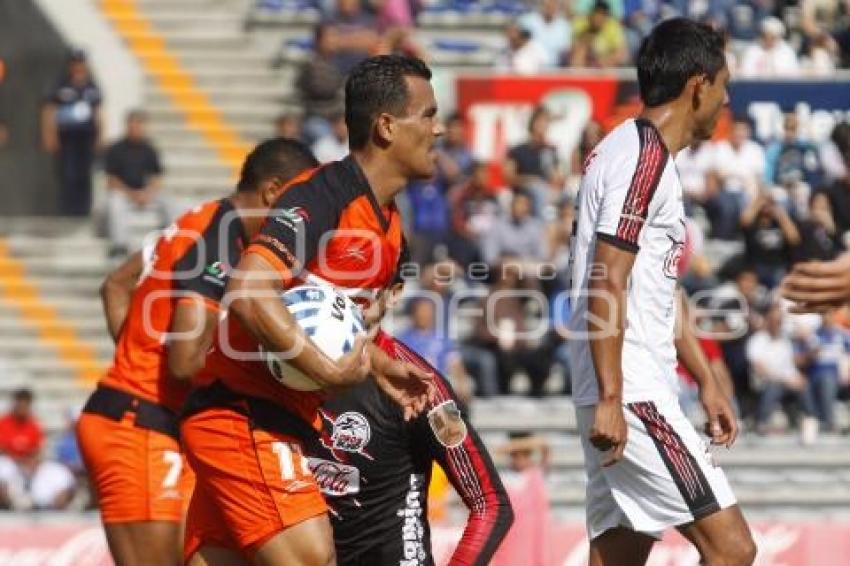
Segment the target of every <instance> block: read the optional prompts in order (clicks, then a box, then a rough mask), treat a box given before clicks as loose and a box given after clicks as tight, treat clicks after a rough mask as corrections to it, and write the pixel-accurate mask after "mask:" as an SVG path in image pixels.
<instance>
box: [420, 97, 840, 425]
mask: <svg viewBox="0 0 850 566" xmlns="http://www.w3.org/2000/svg"><path fill="white" fill-rule="evenodd" d="M547 120H548V113H547V111H546V110H545V109H544V108H538V109H537V110H535V111H534V112H533V113H532V115H531V118H530V121H529V127H528V138H527V140H526V141H525V142H522V143H520V144H518V145H516V146H514V147H512V148H510V149H509V150H508V151H507V158H506V159H505V161H504V162H503V163H501V167H499V168H497V169H498V170H499V171H501V173H502V174H501V176H499V175H493V173H494V168H493V167H492V164H489V163H481V162H477V161H475V160H474V159H471V157H470V155H471V154H470V152H469V150H468V148H465V145H464V141H463V140H464V139H465V137H464V136H463V135H461V133H459V132H462V130H463V127H464V120H463V118H462V117H460V116H452V117H451V118H450V119H449V123H450V124H452V125H451V126H450V128H455V129H457V130H458V132H456V133H455V134H454V135H452V136H448V137H447V138H446V139H445V140H444V144H443V146H442V147H441V148H440V149H439V171H440V173H438V175H437V176H436V177H435V178H434V179H432V180H430V181H428V182H423V183H416V184H412V185H411V186H410V187H409V188H408V190H407V192H406V194H405V200H406V202H407V205H408V207H409V210H408V214H407V218H408V221H409V223H410V226H409V234H410V236H411V238H410V240H411V245H412V248H413V250H412V255H413V257H414V258H416V260H417V262H418V264H419V265H421V266H422V268H421V270H417V271H416V272H415V273H414V274H412V275H411V277H409V278H408V287H409V288H408V296H412V297H416V298H415V300H412V301H411V303H410V304H409V306H408V313H409V314H413V315H414V318H416V319H417V320H418V319H420V318H421V317H420V316H419V315H418V314H416V313H418V311H419V310H420V309H421V308H423V307H421V305H420V303H422V302H423V301H424V302H428V301H433V302H434V303H435V304H436V305H437V308H438V309H443V311H444V312H442V313H441V315H440V316H427V317H424V318H425V319H426V320H427V321H428V325H430V326H431V327H432V329H434V332H433V334H434V335H435V338H434V340H435V343H434V344H432V345H431V346H428V345H422V348H426V349H427V348H428V347H432V348H435V347H437V344H438V345H439V349H440V351H446V350H452V351H455V352H457V356H458V358H459V359H460V360H461V361H462V363H463V364H464V370H465V371H464V372H463V373H464V374H465V375H468V376H469V379H471V381H472V383H474V388H475V394H476V395H478V396H488V395H495V394H506V393H517V392H520V391H522V392H526V393H528V394H531V395H534V396H540V395H545V394H548V393H563V392H567V393H568V392H569V388H570V383H569V375H568V358H567V353H566V349H565V348H564V343H565V340H566V339H567V338H568V336H567V335H566V333H565V332H564V331H563V326H564V322H565V321H566V318H567V317H568V315H569V304H568V301H566V300H565V294H564V293H563V291H564V290H565V284H566V277H567V272H568V264H569V240H570V230H571V226H572V223H573V214H574V204H573V199H574V194H573V193H572V192H571V191H570V190H569V189H568V187H570V186H574V183H571V182H570V180H569V177H570V176H573V175H575V171H574V170H573V168H572V165H571V164H572V163H574V162H576V161H578V160H579V159H580V158H581V157H582V155H580V154H584V155H586V154H587V153H588V150H589V149H590V148H592V144H593V143H594V142H595V141H597V140H598V138H599V131H600V128H599V125H598V124H594V123H590V124H588V126H587V130H588V131H587V132H586V133H585V135H584V136H583V140H587V143H586V144H585V143H583V144H581V145H580V146H579V148H578V149H577V150H576V154H577V155H575V156H572V157H571V159H559V158H558V157H557V153H556V152H555V149H554V147H553V146H552V145H551V144H550V143H549V141H548V140H547V136H546V131H547ZM766 145H767V147H764V146H763V145H762V144H761V143H760V142H759V141H757V140H756V139H754V138H753V135H752V131H751V128H750V126H749V124H748V123H747V122H746V121H745V120H737V119H736V120H735V121H734V124H733V127H732V134H731V136H730V139H729V140H725V141H704V142H700V143H698V144H695V145H694V147H692V148H689V149H687V150H685V151H683V152H682V153H681V154H679V156H678V157H677V159H676V162H677V167H678V169H679V171H680V174H681V176H682V180H683V185H684V188H685V207H686V211H687V215H688V230H687V231H688V242H687V245H686V251H685V253H684V255H683V258H682V261H681V264H680V272H681V275H682V284H683V287H684V289H685V290H686V291H687V292H689V293H690V294H691V295H692V297H694V301H695V304H696V307H697V312H699V313H702V314H700V315H699V317H698V324H699V329H700V331H701V332H702V334H704V336H702V338H703V340H702V341H703V345H704V348H705V350H706V353H707V354H708V357H709V359H710V361H712V365H713V366H715V368H716V371H717V372H718V374H719V375H721V381H722V382H723V383H724V385H725V386H726V387H728V389H729V391H730V392H731V391H732V390H733V389H734V391H735V395H736V399H737V404H738V407H739V410H740V412H741V416H742V417H743V418H745V419H746V420H747V421H748V422H750V423H751V424H752V426H753V427H754V429H755V430H757V431H759V432H761V433H770V432H772V431H774V430H776V429H777V427H783V426H787V424H785V423H783V419H782V418H781V417H780V416H778V415H781V414H782V413H779V412H778V411H777V409H778V408H779V407H783V408H784V409H786V411H785V413H787V416H788V418H787V419H785V421H786V423H790V424H791V425H792V426H797V425H799V426H801V427H802V428H804V429H807V430H811V427H812V426H814V427H817V425H816V424H815V422H816V421H815V420H817V421H819V422H820V428H821V430H825V431H835V430H836V426H837V425H836V419H835V414H836V410H835V408H836V404H837V403H839V402H840V399H845V400H846V399H847V398H848V396H850V388H848V384H850V314H848V313H847V312H845V311H836V312H833V313H828V314H826V315H823V316H820V315H792V314H789V313H788V312H787V310H788V309H787V308H786V305H783V304H781V302H780V301H779V298H778V293H777V287H778V285H779V283H780V281H781V279H782V277H783V276H784V275H785V274H786V273H787V272H788V270H789V269H790V267H791V266H792V265H793V264H794V263H795V262H798V261H805V260H811V259H821V260H828V259H832V258H834V257H836V256H837V255H838V254H840V253H842V252H843V251H844V250H845V249H846V247H847V245H848V243H850V236H848V235H850V214H848V211H850V207H848V202H850V199H848V195H850V124H847V123H839V124H838V125H837V126H836V127H835V129H834V131H833V133H832V136H831V139H830V140H828V141H827V142H825V143H823V144H820V145H815V144H813V143H811V142H810V141H809V140H808V136H807V133H806V132H805V131H802V128H801V127H800V124H799V123H798V120H797V117H796V116H795V115H793V114H788V115H787V116H785V119H784V132H783V134H782V135H781V136H779V137H778V138H777V139H775V140H771V141H769V142H768V143H767V144H766ZM836 155H837V156H843V159H842V160H840V161H841V162H840V163H835V162H834V157H835V156H836ZM467 158H469V159H468V160H467ZM830 161H832V162H831V164H830V166H825V164H826V163H827V162H830ZM413 305H416V306H413ZM417 324H419V322H417ZM439 330H441V332H440V331H439ZM447 338H448V340H447ZM437 340H439V342H437ZM420 341H421V340H420ZM685 373H686V372H684V371H683V379H682V388H683V400H684V401H685V402H687V396H688V395H692V394H693V382H692V381H690V380H689V379H688V378H687V376H686V375H684V374H685ZM520 375H524V376H525V378H526V379H524V380H523V379H518V376H520ZM559 376H560V377H559ZM523 381H524V382H525V385H523V383H522V382H523ZM807 427H808V428H807ZM807 436H808V437H811V434H809V433H807Z"/></svg>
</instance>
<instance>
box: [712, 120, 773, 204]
mask: <svg viewBox="0 0 850 566" xmlns="http://www.w3.org/2000/svg"><path fill="white" fill-rule="evenodd" d="M751 135H752V129H751V128H750V123H749V122H748V121H747V120H746V118H736V119H735V123H734V124H733V125H732V134H731V136H730V137H729V141H722V142H720V143H718V144H717V154H716V156H715V158H716V160H717V161H716V162H717V164H718V172H719V173H720V176H721V178H722V180H723V189H724V190H725V191H727V192H730V193H739V194H741V195H742V196H743V197H744V203H747V202H749V201H751V200H752V199H753V198H755V196H756V195H757V194H758V192H759V189H760V187H761V184H762V181H763V179H764V170H765V157H764V148H762V146H761V144H760V143H758V142H757V141H754V140H752V139H751Z"/></svg>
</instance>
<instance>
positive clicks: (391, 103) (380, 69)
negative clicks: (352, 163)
mask: <svg viewBox="0 0 850 566" xmlns="http://www.w3.org/2000/svg"><path fill="white" fill-rule="evenodd" d="M405 77H420V78H423V79H425V80H431V69H429V68H428V65H426V64H425V63H423V62H422V61H420V60H419V59H416V58H415V57H406V56H404V55H379V56H377V57H370V58H368V59H366V60H365V61H362V62H361V63H359V64H358V65H357V66H356V67H354V70H352V71H351V74H350V75H349V77H348V80H346V81H345V124H346V126H348V147H350V148H351V149H362V148H364V147H366V144H368V143H369V138H370V137H371V136H372V126H373V124H374V123H375V119H376V118H377V117H378V115H379V114H381V113H383V112H386V113H388V114H392V115H394V116H400V115H402V114H403V113H404V111H405V109H406V108H407V104H408V102H409V97H410V93H409V92H408V91H407V83H406V82H405V80H404V78H405Z"/></svg>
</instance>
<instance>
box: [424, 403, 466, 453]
mask: <svg viewBox="0 0 850 566" xmlns="http://www.w3.org/2000/svg"><path fill="white" fill-rule="evenodd" d="M428 424H429V425H431V431H432V432H433V433H434V436H435V437H436V439H437V442H439V443H440V444H442V445H443V446H445V447H446V448H456V447H457V446H460V445H461V444H463V441H464V440H466V435H467V428H466V422H465V421H464V420H463V416H462V415H461V414H460V409H458V407H457V403H455V402H454V401H452V400H449V401H445V402H444V403H440V404H439V405H437V406H436V407H434V408H433V409H431V410H430V411H428Z"/></svg>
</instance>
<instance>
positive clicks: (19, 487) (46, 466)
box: [0, 389, 86, 511]
mask: <svg viewBox="0 0 850 566" xmlns="http://www.w3.org/2000/svg"><path fill="white" fill-rule="evenodd" d="M74 421H75V416H74V415H69V428H68V430H67V431H66V432H65V433H63V434H62V435H61V437H60V438H59V439H58V441H57V443H56V447H55V455H54V457H50V456H49V455H48V453H47V451H46V450H45V435H44V432H43V430H42V427H41V425H40V424H39V422H38V420H37V419H36V417H35V416H34V414H33V393H32V391H30V390H29V389H19V390H17V391H14V392H13V393H12V395H11V407H10V409H9V411H8V412H7V413H6V414H5V415H4V416H2V417H0V509H11V510H13V511H39V510H59V509H67V508H70V507H73V506H77V507H79V506H81V505H84V503H83V502H82V499H84V498H85V496H84V493H85V490H86V489H85V472H84V470H83V465H82V460H81V457H80V453H79V450H78V449H77V446H76V439H75V437H74V434H73V423H74Z"/></svg>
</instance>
